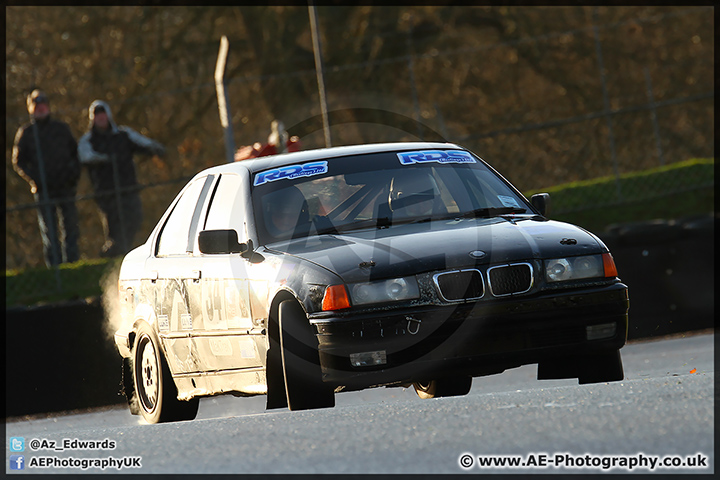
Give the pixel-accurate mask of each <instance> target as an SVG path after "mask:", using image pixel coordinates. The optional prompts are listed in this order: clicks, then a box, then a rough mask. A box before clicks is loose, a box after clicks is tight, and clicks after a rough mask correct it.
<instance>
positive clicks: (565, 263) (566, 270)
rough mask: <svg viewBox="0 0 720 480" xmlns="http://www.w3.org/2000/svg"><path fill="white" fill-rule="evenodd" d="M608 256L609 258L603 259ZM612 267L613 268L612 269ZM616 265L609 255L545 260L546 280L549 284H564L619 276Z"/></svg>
mask: <svg viewBox="0 0 720 480" xmlns="http://www.w3.org/2000/svg"><path fill="white" fill-rule="evenodd" d="M605 256H607V257H608V258H607V259H606V258H603V257H605ZM610 265H612V268H610ZM614 267H615V264H614V263H613V261H612V257H611V256H610V254H609V253H606V254H602V255H584V256H582V257H566V258H553V259H552V260H545V279H546V280H547V281H548V282H563V281H566V280H579V279H583V278H596V277H611V276H615V275H617V271H616V270H615V268H614Z"/></svg>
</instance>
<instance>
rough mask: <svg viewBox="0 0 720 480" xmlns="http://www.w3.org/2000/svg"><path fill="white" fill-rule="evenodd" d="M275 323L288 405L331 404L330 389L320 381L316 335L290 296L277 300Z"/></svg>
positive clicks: (302, 406) (292, 408) (308, 407)
mask: <svg viewBox="0 0 720 480" xmlns="http://www.w3.org/2000/svg"><path fill="white" fill-rule="evenodd" d="M278 323H279V330H280V352H281V355H282V370H283V376H284V378H285V393H286V396H287V404H288V408H290V410H306V409H312V408H325V407H334V406H335V395H334V393H333V389H332V388H331V387H330V386H328V385H326V384H325V383H323V381H322V369H321V368H320V359H319V355H318V342H317V338H316V337H315V335H314V334H313V332H312V329H311V327H310V324H309V323H308V321H307V318H306V316H305V313H304V312H303V310H302V308H301V307H300V305H299V304H298V303H297V302H295V301H293V300H285V301H283V302H282V303H280V306H279V309H278Z"/></svg>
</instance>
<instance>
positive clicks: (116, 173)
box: [108, 153, 130, 254]
mask: <svg viewBox="0 0 720 480" xmlns="http://www.w3.org/2000/svg"><path fill="white" fill-rule="evenodd" d="M110 161H111V162H112V166H113V185H114V187H115V203H116V205H117V212H118V219H119V220H120V239H121V240H122V243H123V244H122V250H123V254H124V253H125V251H126V250H127V249H129V248H130V245H128V241H127V234H126V233H125V226H126V225H125V212H123V208H122V193H121V192H120V167H118V163H117V155H115V154H114V153H113V154H110ZM108 228H110V226H109V225H108Z"/></svg>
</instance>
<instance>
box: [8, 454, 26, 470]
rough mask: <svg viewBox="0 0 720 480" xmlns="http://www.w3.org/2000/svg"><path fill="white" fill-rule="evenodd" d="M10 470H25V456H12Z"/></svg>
mask: <svg viewBox="0 0 720 480" xmlns="http://www.w3.org/2000/svg"><path fill="white" fill-rule="evenodd" d="M10 470H25V455H10Z"/></svg>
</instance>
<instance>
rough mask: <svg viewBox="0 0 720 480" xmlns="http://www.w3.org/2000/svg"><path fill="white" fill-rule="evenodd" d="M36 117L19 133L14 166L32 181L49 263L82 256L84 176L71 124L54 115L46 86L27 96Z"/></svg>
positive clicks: (29, 107)
mask: <svg viewBox="0 0 720 480" xmlns="http://www.w3.org/2000/svg"><path fill="white" fill-rule="evenodd" d="M27 109H28V113H29V114H30V118H31V121H30V123H27V124H25V125H23V126H22V127H20V129H19V130H18V132H17V135H16V136H15V144H14V146H13V153H12V164H13V168H14V169H15V171H16V172H17V173H18V174H19V175H20V176H21V177H22V178H23V179H24V180H25V181H26V182H28V184H30V191H31V192H32V194H33V196H34V197H35V202H36V203H37V204H38V223H39V226H40V236H41V237H42V242H43V254H44V257H45V264H46V265H47V266H48V267H52V266H55V265H58V264H60V263H71V262H74V261H76V260H78V258H79V257H80V255H79V251H78V239H79V236H80V231H79V227H78V212H77V206H76V205H75V193H76V191H77V184H78V180H79V179H80V162H79V161H78V153H77V143H76V142H75V137H74V136H73V134H72V132H71V131H70V127H69V126H68V125H67V124H66V123H64V122H61V121H59V120H55V119H53V118H52V116H51V114H50V101H49V100H48V97H47V95H46V94H45V93H44V92H43V91H42V90H40V89H34V90H33V91H32V92H31V93H30V94H29V95H28V96H27Z"/></svg>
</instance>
